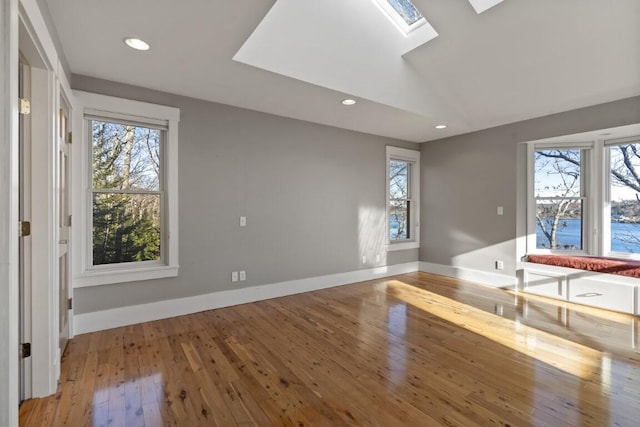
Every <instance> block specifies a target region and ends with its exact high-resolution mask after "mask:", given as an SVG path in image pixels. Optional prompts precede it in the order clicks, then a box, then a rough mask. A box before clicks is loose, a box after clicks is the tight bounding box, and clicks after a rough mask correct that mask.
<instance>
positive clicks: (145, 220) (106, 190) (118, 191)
mask: <svg viewBox="0 0 640 427" xmlns="http://www.w3.org/2000/svg"><path fill="white" fill-rule="evenodd" d="M90 123H91V132H92V185H93V189H92V192H93V212H92V214H93V215H92V227H93V230H92V237H93V242H92V243H93V265H104V264H116V263H124V262H141V261H158V260H160V259H161V253H162V252H161V242H162V236H161V235H162V218H161V213H162V161H161V156H162V138H163V131H162V130H160V129H154V128H148V127H142V126H138V125H133V124H123V123H113V122H106V121H97V120H93V121H90Z"/></svg>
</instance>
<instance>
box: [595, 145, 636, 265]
mask: <svg viewBox="0 0 640 427" xmlns="http://www.w3.org/2000/svg"><path fill="white" fill-rule="evenodd" d="M604 150H605V165H606V168H607V170H606V172H605V173H606V181H605V182H606V185H605V190H606V194H605V197H604V209H603V213H604V220H603V224H604V226H603V251H604V253H605V254H607V255H611V256H614V257H621V256H622V257H633V258H635V257H637V256H638V255H637V254H640V137H632V138H625V139H622V140H613V141H606V142H605V143H604ZM634 254H636V255H634Z"/></svg>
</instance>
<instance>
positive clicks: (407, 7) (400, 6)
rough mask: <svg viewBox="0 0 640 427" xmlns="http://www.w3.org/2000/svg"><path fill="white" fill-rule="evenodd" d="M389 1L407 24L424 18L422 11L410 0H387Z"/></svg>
mask: <svg viewBox="0 0 640 427" xmlns="http://www.w3.org/2000/svg"><path fill="white" fill-rule="evenodd" d="M387 2H388V3H389V4H390V5H391V7H393V9H394V10H395V11H396V12H398V15H400V16H401V17H402V19H404V22H406V23H407V25H413V24H415V23H416V22H418V21H419V20H421V19H422V18H423V16H422V13H420V11H419V10H418V9H417V8H416V7H415V6H414V5H413V3H411V1H410V0H387Z"/></svg>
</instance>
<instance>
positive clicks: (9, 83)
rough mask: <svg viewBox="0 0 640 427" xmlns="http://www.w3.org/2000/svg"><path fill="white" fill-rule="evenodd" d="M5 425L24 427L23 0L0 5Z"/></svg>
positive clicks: (1, 399) (0, 399) (0, 383)
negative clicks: (21, 355) (21, 235)
mask: <svg viewBox="0 0 640 427" xmlns="http://www.w3.org/2000/svg"><path fill="white" fill-rule="evenodd" d="M0 28H2V31H0V55H1V56H2V59H3V60H2V62H1V63H0V100H1V101H0V139H1V140H2V141H3V142H2V143H1V144H0V235H1V236H2V238H1V239H0V425H17V424H18V387H19V385H18V324H19V322H18V116H17V114H16V113H17V111H18V0H5V1H3V2H0Z"/></svg>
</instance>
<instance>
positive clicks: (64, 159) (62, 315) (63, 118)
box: [56, 94, 72, 356]
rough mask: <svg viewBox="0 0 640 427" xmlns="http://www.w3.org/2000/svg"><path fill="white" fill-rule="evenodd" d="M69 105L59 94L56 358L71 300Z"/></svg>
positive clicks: (63, 343)
mask: <svg viewBox="0 0 640 427" xmlns="http://www.w3.org/2000/svg"><path fill="white" fill-rule="evenodd" d="M69 129H70V127H69V102H68V101H67V100H66V99H65V97H64V96H63V95H62V94H60V109H59V114H58V132H57V137H56V139H57V150H58V178H57V179H58V185H57V190H58V307H59V309H58V327H59V329H58V332H59V349H60V356H62V355H63V354H64V350H65V348H66V347H67V343H68V342H69V312H70V310H71V302H72V300H71V299H70V298H69V270H70V269H69V227H70V226H71V216H70V215H69V213H70V212H71V206H70V203H69V201H70V200H69V199H70V198H69V185H70V182H69V178H70V174H69V167H70V162H69V144H70V132H69Z"/></svg>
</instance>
